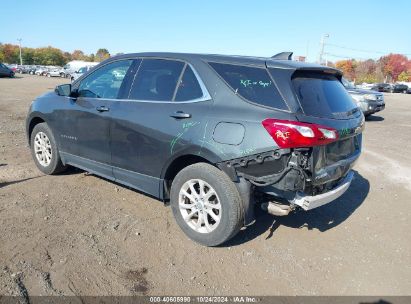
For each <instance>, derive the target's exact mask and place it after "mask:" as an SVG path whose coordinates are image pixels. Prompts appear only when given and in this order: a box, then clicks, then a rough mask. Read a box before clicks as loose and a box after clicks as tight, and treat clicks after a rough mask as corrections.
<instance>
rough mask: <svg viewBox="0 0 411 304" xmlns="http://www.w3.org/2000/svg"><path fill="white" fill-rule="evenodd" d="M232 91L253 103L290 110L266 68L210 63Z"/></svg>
mask: <svg viewBox="0 0 411 304" xmlns="http://www.w3.org/2000/svg"><path fill="white" fill-rule="evenodd" d="M209 64H210V66H211V67H212V68H213V69H214V70H215V71H216V72H217V74H218V75H220V77H221V78H223V79H224V81H225V82H226V83H227V84H228V85H229V86H230V87H231V89H232V90H233V91H234V92H235V93H236V94H239V95H240V96H241V97H243V98H245V99H246V100H249V101H251V102H254V103H257V104H260V105H263V106H268V107H272V108H276V109H282V110H288V107H287V105H286V104H285V102H284V100H283V98H282V97H281V95H280V93H279V92H278V90H277V87H276V86H275V84H274V83H273V81H272V80H271V77H270V75H269V74H268V72H267V70H266V69H265V68H257V67H250V66H244V65H234V64H225V63H214V62H209Z"/></svg>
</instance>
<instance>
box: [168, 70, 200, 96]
mask: <svg viewBox="0 0 411 304" xmlns="http://www.w3.org/2000/svg"><path fill="white" fill-rule="evenodd" d="M202 96H203V92H202V90H201V87H200V84H199V83H198V80H197V78H196V76H195V74H194V72H193V70H192V69H191V68H190V66H189V65H187V66H186V69H185V70H184V74H183V77H182V78H181V80H180V82H179V83H178V89H177V94H176V97H175V101H187V100H193V99H196V98H200V97H202Z"/></svg>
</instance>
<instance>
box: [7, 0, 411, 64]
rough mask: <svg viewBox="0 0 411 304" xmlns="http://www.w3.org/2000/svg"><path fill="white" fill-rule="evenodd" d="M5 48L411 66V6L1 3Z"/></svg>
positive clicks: (348, 2)
mask: <svg viewBox="0 0 411 304" xmlns="http://www.w3.org/2000/svg"><path fill="white" fill-rule="evenodd" d="M2 2H3V3H2V5H1V8H2V14H1V15H2V17H1V18H0V42H1V43H13V44H18V41H17V39H18V38H21V39H22V45H23V46H27V47H42V46H49V45H51V46H54V47H57V48H60V49H62V50H64V51H69V52H72V51H73V50H75V49H80V50H83V51H84V52H85V53H87V54H90V53H95V52H96V51H97V49H99V48H107V49H108V50H109V52H110V53H111V54H116V53H131V52H145V51H161V52H163V51H164V52H166V51H167V52H168V51H170V52H193V53H214V54H237V55H251V56H272V55H274V54H276V53H279V52H282V51H293V52H294V55H297V56H298V55H300V56H307V59H308V61H316V60H317V59H318V56H319V51H320V40H321V37H323V35H325V34H328V35H329V37H328V38H326V39H325V53H327V54H328V55H326V57H327V59H328V60H331V61H336V60H341V59H345V57H348V58H356V59H367V58H374V59H377V58H379V57H380V56H382V55H383V54H388V53H400V54H405V55H407V56H408V57H409V58H411V25H410V16H411V15H410V14H411V1H409V0H397V1H392V2H388V1H378V0H374V1H368V0H363V1H361V0H356V1H353V0H344V1H325V0H324V1H320V0H310V1H302V0H301V1H299V0H294V1H286V0H283V1H275V0H272V1H257V0H255V1H252V0H249V1H244V0H236V1H231V0H227V1H223V0H208V1H204V0H203V1H195V0H191V1H190V0H174V1H167V0H164V1H145V0H140V1H139V0H134V1H133V0H117V1H113V0H110V1H107V0H98V1H97V0H71V1H56V0H36V1H34V0H13V1H10V0H9V1H2Z"/></svg>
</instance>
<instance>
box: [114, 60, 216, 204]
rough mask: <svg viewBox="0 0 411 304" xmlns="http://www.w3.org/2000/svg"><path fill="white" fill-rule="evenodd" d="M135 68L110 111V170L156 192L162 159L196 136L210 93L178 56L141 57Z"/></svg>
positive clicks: (170, 156) (179, 151)
mask: <svg viewBox="0 0 411 304" xmlns="http://www.w3.org/2000/svg"><path fill="white" fill-rule="evenodd" d="M136 70H137V71H138V72H137V73H136V74H135V77H133V78H132V79H131V78H130V79H129V84H128V85H129V87H130V90H129V91H128V92H127V93H126V94H124V96H122V99H121V100H119V102H118V103H116V106H115V107H113V108H112V111H111V115H112V117H113V123H112V126H111V139H112V163H113V166H114V169H113V170H114V175H115V178H116V180H119V181H121V182H123V183H125V184H128V185H130V186H132V187H134V188H137V189H139V190H142V191H144V192H146V193H149V194H151V195H154V196H159V193H160V176H161V172H162V169H163V167H164V165H165V164H166V162H167V161H168V160H170V159H172V158H174V157H177V156H178V155H179V153H182V151H183V150H184V149H186V148H188V147H190V142H191V139H192V138H200V133H201V129H200V125H202V124H203V122H204V121H205V120H206V119H207V109H208V108H209V106H210V105H211V99H210V97H209V95H208V93H206V90H205V88H204V89H203V86H202V83H201V84H200V82H201V80H199V79H198V77H197V76H196V74H195V71H194V70H193V69H192V67H191V66H190V65H189V64H187V63H185V62H183V61H179V60H171V59H156V58H143V59H141V60H140V61H139V66H138V68H136Z"/></svg>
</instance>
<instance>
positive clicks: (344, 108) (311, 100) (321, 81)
mask: <svg viewBox="0 0 411 304" xmlns="http://www.w3.org/2000/svg"><path fill="white" fill-rule="evenodd" d="M292 82H293V86H294V90H295V92H296V94H297V97H298V100H299V102H300V105H301V108H302V110H303V111H304V113H305V114H306V115H310V116H316V117H324V118H337V117H342V116H347V115H351V114H352V113H354V112H355V109H357V106H356V105H355V103H354V101H353V100H352V98H351V96H350V95H349V94H348V92H347V91H346V89H345V88H344V86H343V85H342V83H341V82H340V81H339V80H338V79H337V78H336V77H335V76H333V75H326V74H321V73H307V72H296V73H295V74H294V76H293V79H292Z"/></svg>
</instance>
